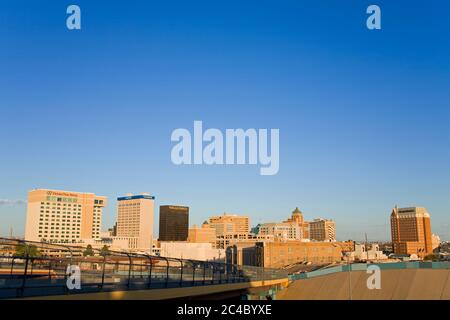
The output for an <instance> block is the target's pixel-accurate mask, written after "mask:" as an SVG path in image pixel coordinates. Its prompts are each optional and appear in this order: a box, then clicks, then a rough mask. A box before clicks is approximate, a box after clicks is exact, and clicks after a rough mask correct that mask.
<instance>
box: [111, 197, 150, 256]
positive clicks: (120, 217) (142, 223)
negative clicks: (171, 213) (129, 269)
mask: <svg viewBox="0 0 450 320" xmlns="http://www.w3.org/2000/svg"><path fill="white" fill-rule="evenodd" d="M154 207H155V197H153V196H150V195H149V194H141V195H132V194H129V195H127V196H126V197H120V198H117V227H116V237H117V238H121V239H128V242H129V243H130V244H129V247H130V248H132V249H140V250H151V248H152V241H153V218H154Z"/></svg>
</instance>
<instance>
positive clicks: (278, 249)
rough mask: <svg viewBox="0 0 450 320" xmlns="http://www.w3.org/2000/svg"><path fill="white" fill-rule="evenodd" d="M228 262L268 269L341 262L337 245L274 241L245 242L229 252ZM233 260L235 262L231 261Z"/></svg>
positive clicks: (233, 247) (229, 249)
mask: <svg viewBox="0 0 450 320" xmlns="http://www.w3.org/2000/svg"><path fill="white" fill-rule="evenodd" d="M227 258H228V259H229V260H228V262H231V261H235V262H236V263H238V264H244V265H245V264H247V265H253V266H258V267H265V268H285V267H287V266H289V265H292V264H296V263H313V264H331V263H337V262H341V260H342V251H341V247H340V246H339V244H337V243H331V242H304V241H286V242H283V241H275V242H258V243H255V244H253V245H252V244H251V243H245V242H242V243H240V244H237V245H234V246H232V247H229V248H228V249H227ZM230 259H233V260H230Z"/></svg>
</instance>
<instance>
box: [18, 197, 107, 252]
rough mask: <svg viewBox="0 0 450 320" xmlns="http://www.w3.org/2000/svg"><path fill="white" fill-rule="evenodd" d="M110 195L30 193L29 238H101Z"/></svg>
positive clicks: (59, 240) (65, 240)
mask: <svg viewBox="0 0 450 320" xmlns="http://www.w3.org/2000/svg"><path fill="white" fill-rule="evenodd" d="M106 201H107V199H106V197H101V196H96V195H95V194H93V193H81V192H72V191H60V190H48V189H36V190H33V191H30V192H29V193H28V208H27V219H26V226H25V240H28V241H48V242H53V243H77V242H81V241H82V240H86V239H100V228H101V219H102V210H103V208H104V207H105V206H106Z"/></svg>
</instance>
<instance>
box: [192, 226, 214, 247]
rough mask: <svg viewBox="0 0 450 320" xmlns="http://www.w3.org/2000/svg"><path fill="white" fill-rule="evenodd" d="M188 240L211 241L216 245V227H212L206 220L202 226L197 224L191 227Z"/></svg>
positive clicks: (194, 241)
mask: <svg viewBox="0 0 450 320" xmlns="http://www.w3.org/2000/svg"><path fill="white" fill-rule="evenodd" d="M188 242H192V243H211V244H212V245H213V246H215V245H216V229H214V228H211V226H210V225H209V223H208V222H206V221H205V222H204V223H203V224H202V226H201V227H198V226H196V225H194V226H192V227H191V228H189V234H188Z"/></svg>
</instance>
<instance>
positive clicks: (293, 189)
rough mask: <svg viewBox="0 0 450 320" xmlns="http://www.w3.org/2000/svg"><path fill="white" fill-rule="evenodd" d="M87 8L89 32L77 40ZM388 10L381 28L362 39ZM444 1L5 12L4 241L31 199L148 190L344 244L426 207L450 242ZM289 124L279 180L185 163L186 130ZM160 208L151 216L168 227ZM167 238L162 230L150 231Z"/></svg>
mask: <svg viewBox="0 0 450 320" xmlns="http://www.w3.org/2000/svg"><path fill="white" fill-rule="evenodd" d="M72 3H75V4H78V5H79V6H80V7H81V10H82V30H81V31H68V30H67V29H66V26H65V20H66V17H67V15H66V8H67V6H68V5H69V4H72ZM374 3H375V4H378V5H379V6H380V7H381V10H382V30H381V31H369V30H368V29H367V28H366V27H365V21H366V18H367V15H366V13H365V11H366V8H367V6H368V5H370V4H374ZM449 11H450V4H449V3H448V1H445V0H442V1H427V2H423V1H399V0H397V1H379V0H377V1H363V0H360V1H356V0H355V1H350V0H340V1H333V0H321V1H317V0H314V1H313V0H311V1H261V0H258V1H242V0H241V1H234V0H232V1H231V0H227V1H206V0H205V1H92V0H91V1H78V0H77V1H74V2H67V1H50V0H48V1H19V0H8V1H5V0H2V1H1V2H0V41H1V42H0V109H1V118H0V119H1V122H0V137H1V157H0V159H1V160H0V199H1V201H0V234H3V235H6V234H7V233H8V230H9V227H10V226H12V227H13V228H14V230H15V233H16V234H23V229H24V228H23V226H24V221H25V212H26V205H25V204H21V203H17V200H26V197H27V191H29V190H31V189H33V188H54V189H64V190H73V191H86V192H95V193H96V194H99V195H104V196H108V197H109V199H110V204H109V206H108V208H107V209H106V210H105V213H104V221H103V227H104V228H107V227H110V226H111V225H112V224H113V223H114V221H115V209H116V208H115V205H116V203H115V198H116V197H117V196H120V195H124V194H126V193H129V192H132V193H139V192H143V191H147V192H150V193H151V194H153V195H155V196H156V198H157V205H160V204H168V203H174V204H183V205H188V206H190V208H191V223H201V222H202V221H203V220H205V219H206V218H207V217H208V216H209V215H212V214H221V213H223V212H225V211H226V212H230V213H238V214H248V215H250V217H251V219H252V224H256V223H259V222H264V221H267V222H270V221H281V220H283V219H285V218H286V217H288V216H289V215H290V212H291V211H292V210H293V209H294V208H295V207H296V206H298V207H300V209H302V210H303V212H304V214H305V217H306V218H307V219H313V218H315V217H325V218H332V219H334V220H336V222H337V228H338V237H339V238H340V239H347V238H354V239H361V238H363V236H364V233H365V232H367V233H368V236H369V239H387V238H388V237H389V234H388V230H389V226H388V223H389V220H388V219H389V214H390V210H391V208H392V207H393V206H394V205H395V204H398V205H399V206H416V205H417V206H425V207H427V208H428V210H429V211H430V213H431V215H432V227H433V231H434V232H436V233H438V234H440V235H441V236H442V237H443V238H446V239H450V197H449V195H450V168H449V163H450V144H449V143H450V126H449V120H450V109H449V107H450V103H449V101H450V44H449V37H450V22H449V20H448V13H449ZM194 120H203V122H204V126H206V127H214V128H220V129H226V128H239V127H242V128H279V129H280V148H281V150H280V172H279V174H278V175H276V176H272V177H269V176H260V175H259V169H258V168H256V167H252V166H241V167H239V166H232V167H231V166H224V167H219V166H216V167H208V166H200V167H188V166H181V167H176V166H174V165H173V164H172V163H171V160H170V150H171V147H172V143H171V142H170V135H171V132H172V130H174V129H176V128H191V127H192V125H193V121H194ZM157 221H158V210H156V212H155V226H157ZM155 229H157V228H155Z"/></svg>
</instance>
